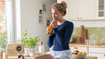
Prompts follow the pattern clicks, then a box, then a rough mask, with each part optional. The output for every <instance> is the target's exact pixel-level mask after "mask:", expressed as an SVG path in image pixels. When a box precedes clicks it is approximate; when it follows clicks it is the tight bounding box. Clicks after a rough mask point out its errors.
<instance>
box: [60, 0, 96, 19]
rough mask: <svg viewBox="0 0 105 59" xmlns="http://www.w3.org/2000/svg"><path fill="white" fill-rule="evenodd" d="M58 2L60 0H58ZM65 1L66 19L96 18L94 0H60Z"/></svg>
mask: <svg viewBox="0 0 105 59" xmlns="http://www.w3.org/2000/svg"><path fill="white" fill-rule="evenodd" d="M58 1H59V2H60V1H61V0H58ZM62 1H65V2H66V3H67V6H68V7H67V14H66V15H65V18H66V19H68V20H90V19H91V20H92V19H95V18H96V11H95V10H96V9H95V7H96V4H95V3H96V0H62Z"/></svg>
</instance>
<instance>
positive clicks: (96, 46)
mask: <svg viewBox="0 0 105 59" xmlns="http://www.w3.org/2000/svg"><path fill="white" fill-rule="evenodd" d="M69 46H75V47H76V46H77V47H95V48H105V46H103V45H85V44H81V43H69Z"/></svg>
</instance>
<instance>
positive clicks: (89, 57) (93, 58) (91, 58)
mask: <svg viewBox="0 0 105 59" xmlns="http://www.w3.org/2000/svg"><path fill="white" fill-rule="evenodd" d="M74 59H75V58H74ZM78 59H79V58H78ZM84 59H97V57H96V56H86V57H85V58H84Z"/></svg>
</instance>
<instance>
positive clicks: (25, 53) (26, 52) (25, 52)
mask: <svg viewBox="0 0 105 59" xmlns="http://www.w3.org/2000/svg"><path fill="white" fill-rule="evenodd" d="M24 50H25V51H24V55H25V56H29V48H25V49H24Z"/></svg>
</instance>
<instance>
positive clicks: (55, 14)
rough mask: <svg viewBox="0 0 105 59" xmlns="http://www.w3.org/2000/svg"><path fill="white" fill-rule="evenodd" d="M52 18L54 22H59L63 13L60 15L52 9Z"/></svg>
mask: <svg viewBox="0 0 105 59" xmlns="http://www.w3.org/2000/svg"><path fill="white" fill-rule="evenodd" d="M52 17H53V19H54V20H59V19H60V18H62V17H63V13H60V12H59V11H58V9H56V8H52Z"/></svg>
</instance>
